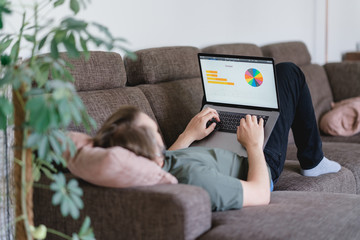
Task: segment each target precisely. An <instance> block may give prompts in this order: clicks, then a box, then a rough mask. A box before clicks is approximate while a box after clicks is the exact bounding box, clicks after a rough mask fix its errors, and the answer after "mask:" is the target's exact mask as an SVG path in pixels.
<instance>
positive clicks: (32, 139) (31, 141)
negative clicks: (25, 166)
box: [26, 132, 43, 149]
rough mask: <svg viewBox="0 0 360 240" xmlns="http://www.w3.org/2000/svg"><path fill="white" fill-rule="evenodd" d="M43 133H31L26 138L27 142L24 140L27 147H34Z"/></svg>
mask: <svg viewBox="0 0 360 240" xmlns="http://www.w3.org/2000/svg"><path fill="white" fill-rule="evenodd" d="M42 137H43V135H42V134H39V133H36V132H35V133H31V134H30V135H29V137H28V139H27V142H26V145H27V147H30V148H32V149H35V148H36V147H37V146H38V144H39V142H40V140H41V139H42Z"/></svg>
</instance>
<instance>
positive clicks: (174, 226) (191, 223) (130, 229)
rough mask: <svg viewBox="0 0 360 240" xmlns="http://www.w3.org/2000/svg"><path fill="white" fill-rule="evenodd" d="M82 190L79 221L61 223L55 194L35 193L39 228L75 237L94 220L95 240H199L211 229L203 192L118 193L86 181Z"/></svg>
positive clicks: (179, 187) (153, 189) (156, 189)
mask: <svg viewBox="0 0 360 240" xmlns="http://www.w3.org/2000/svg"><path fill="white" fill-rule="evenodd" d="M69 175H70V176H72V175H71V174H68V176H69ZM80 186H81V187H82V189H83V191H84V197H83V201H84V205H85V206H84V209H83V210H82V211H81V217H80V220H78V221H74V220H72V219H70V217H67V218H62V217H61V214H60V209H59V207H53V206H52V205H51V197H52V192H51V191H48V190H43V189H34V215H35V219H34V220H35V223H36V225H38V224H41V223H43V224H45V225H46V226H48V227H51V228H53V229H57V230H60V231H62V232H65V233H67V234H68V235H70V236H71V235H72V233H73V232H78V231H79V229H80V226H81V223H82V222H83V219H84V218H85V216H90V218H91V221H92V227H93V229H94V233H95V237H96V238H97V239H109V240H110V239H195V238H197V237H198V236H200V235H201V234H203V233H204V232H206V231H207V230H209V229H210V227H211V206H210V199H209V195H208V193H207V192H206V191H205V190H203V189H202V188H199V187H195V186H189V185H183V184H175V185H155V186H145V187H134V188H124V189H115V188H104V187H98V186H94V185H92V184H89V183H87V182H84V181H81V180H80ZM49 237H50V236H49ZM51 239H56V237H55V236H51ZM59 239H60V238H59Z"/></svg>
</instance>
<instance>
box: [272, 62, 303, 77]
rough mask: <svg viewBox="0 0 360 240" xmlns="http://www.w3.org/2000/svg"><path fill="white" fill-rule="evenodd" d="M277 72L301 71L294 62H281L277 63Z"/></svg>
mask: <svg viewBox="0 0 360 240" xmlns="http://www.w3.org/2000/svg"><path fill="white" fill-rule="evenodd" d="M275 67H276V72H277V73H279V74H280V73H293V72H297V71H299V70H300V69H299V67H298V66H297V65H296V64H295V63H293V62H281V63H278V64H276V65H275Z"/></svg>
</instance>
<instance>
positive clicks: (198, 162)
mask: <svg viewBox="0 0 360 240" xmlns="http://www.w3.org/2000/svg"><path fill="white" fill-rule="evenodd" d="M165 156H166V157H165V161H164V166H163V169H164V170H165V171H167V172H169V173H171V174H172V175H174V176H175V177H176V178H177V179H178V181H179V183H184V184H190V185H195V186H199V187H202V188H204V189H205V190H206V191H207V192H208V193H209V195H210V198H211V208H212V210H213V211H224V210H228V209H239V208H241V207H242V205H243V189H242V185H241V183H240V181H239V179H241V180H246V179H247V173H248V168H249V165H248V161H247V158H245V157H240V156H238V155H237V154H235V153H233V152H230V151H227V150H224V149H219V148H205V147H191V148H186V149H181V150H176V151H167V152H166V154H165Z"/></svg>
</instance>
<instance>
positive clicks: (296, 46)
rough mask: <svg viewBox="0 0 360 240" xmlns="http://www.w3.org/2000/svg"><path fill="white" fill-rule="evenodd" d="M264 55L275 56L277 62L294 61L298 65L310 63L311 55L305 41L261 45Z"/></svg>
mask: <svg viewBox="0 0 360 240" xmlns="http://www.w3.org/2000/svg"><path fill="white" fill-rule="evenodd" d="M261 50H262V52H263V55H264V56H266V57H272V58H274V60H275V62H276V63H280V62H293V63H295V64H296V65H299V66H301V65H306V64H310V62H311V56H310V53H309V51H308V49H307V47H306V45H305V44H304V43H303V42H283V43H275V44H269V45H265V46H263V47H261Z"/></svg>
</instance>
